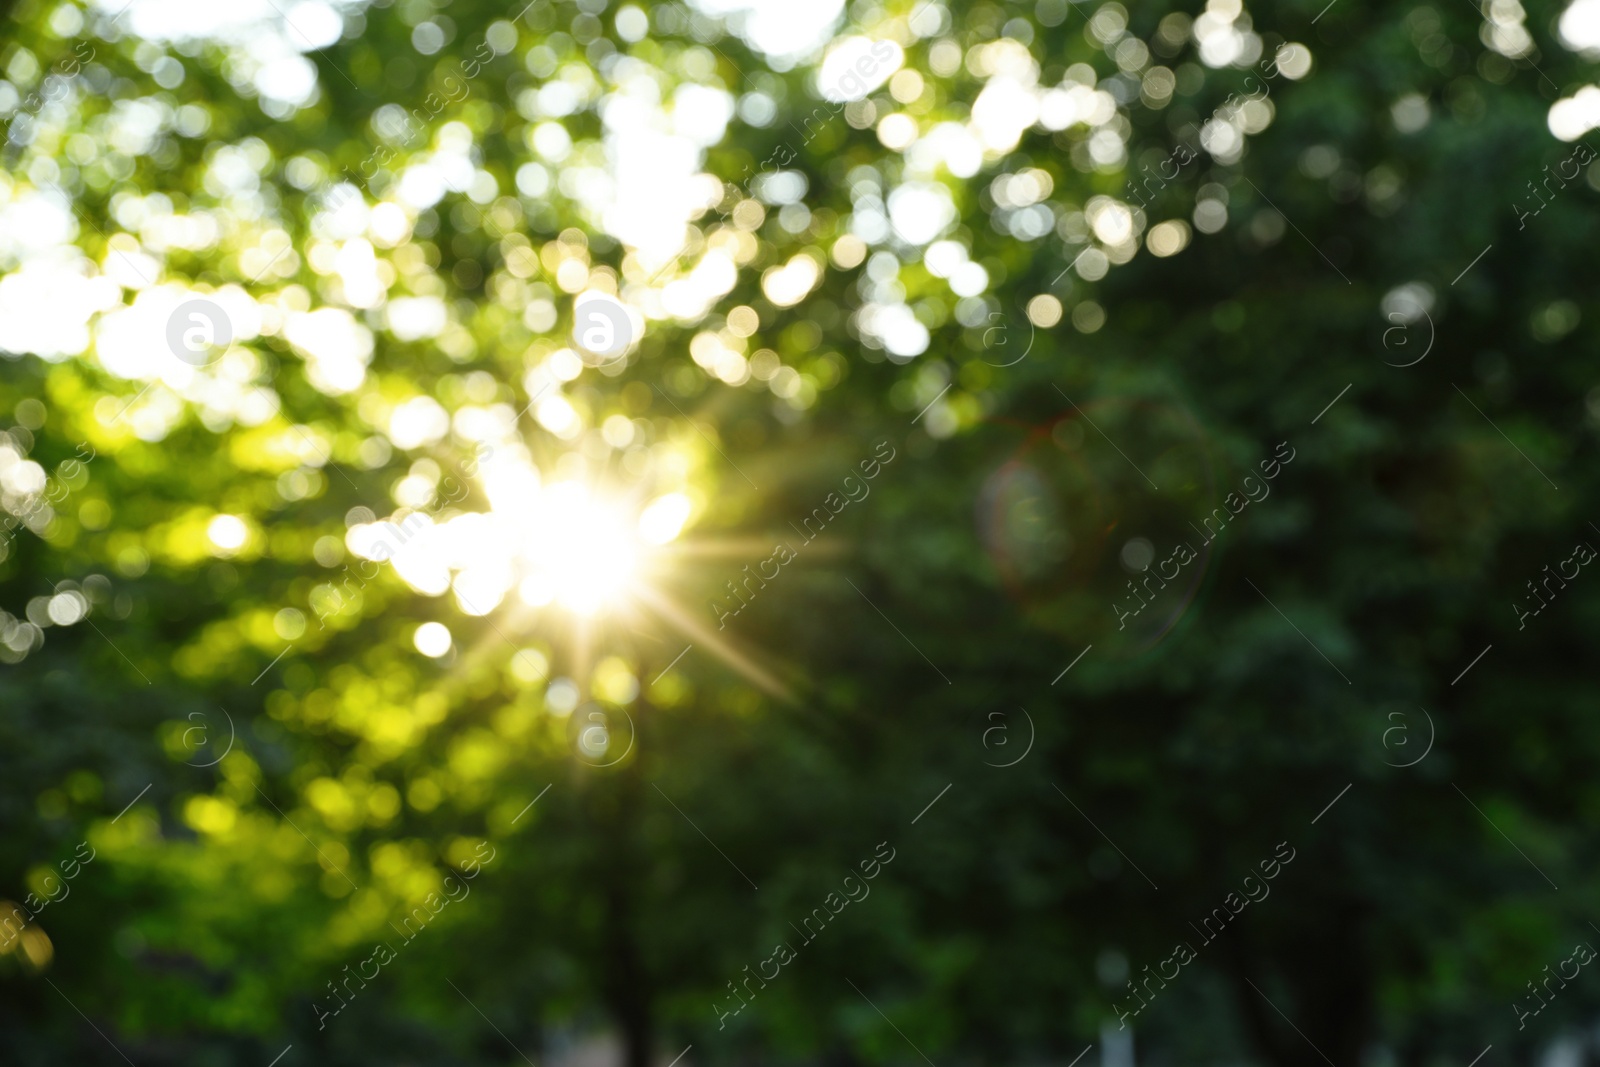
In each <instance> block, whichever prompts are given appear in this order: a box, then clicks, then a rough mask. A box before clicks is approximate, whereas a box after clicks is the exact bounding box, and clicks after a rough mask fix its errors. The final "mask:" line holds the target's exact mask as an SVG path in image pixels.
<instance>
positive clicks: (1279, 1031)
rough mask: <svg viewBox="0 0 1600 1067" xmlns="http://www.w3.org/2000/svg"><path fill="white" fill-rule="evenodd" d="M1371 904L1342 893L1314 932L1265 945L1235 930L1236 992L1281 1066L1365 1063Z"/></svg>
mask: <svg viewBox="0 0 1600 1067" xmlns="http://www.w3.org/2000/svg"><path fill="white" fill-rule="evenodd" d="M1366 911H1367V909H1366V906H1365V905H1364V904H1361V903H1359V902H1357V901H1353V900H1344V901H1340V902H1338V903H1337V904H1335V905H1334V906H1333V908H1332V909H1331V911H1330V912H1328V913H1326V914H1325V915H1324V917H1323V918H1322V920H1321V921H1320V922H1318V923H1317V924H1316V926H1315V933H1314V934H1312V935H1311V936H1309V937H1306V938H1304V939H1297V940H1296V941H1295V942H1293V943H1280V944H1276V945H1273V946H1271V947H1270V948H1269V949H1267V950H1266V951H1262V950H1261V946H1258V945H1255V944H1253V943H1252V941H1251V939H1250V938H1249V936H1248V934H1247V932H1246V931H1245V930H1243V929H1240V930H1233V931H1230V932H1229V934H1230V936H1229V944H1228V952H1227V960H1228V970H1229V974H1230V977H1231V978H1232V980H1233V986H1234V995H1235V999H1236V1001H1237V1002H1238V1005H1239V1010H1240V1015H1241V1017H1242V1018H1243V1019H1244V1022H1245V1026H1246V1029H1247V1030H1248V1032H1249V1034H1250V1037H1251V1039H1252V1040H1253V1041H1254V1043H1255V1045H1256V1048H1257V1049H1258V1050H1259V1052H1260V1053H1261V1056H1262V1058H1263V1059H1265V1060H1266V1061H1267V1062H1269V1063H1272V1064H1274V1065H1276V1067H1302V1065H1304V1067H1327V1065H1328V1064H1329V1063H1332V1064H1333V1065H1334V1067H1355V1065H1358V1064H1359V1063H1361V1060H1362V1054H1363V1053H1364V1052H1365V1050H1366V1047H1367V1045H1368V1043H1369V1042H1370V1040H1371V1037H1372V1024H1373V1019H1374V1009H1373V1002H1372V1000H1373V987H1372V980H1371V975H1372V972H1371V966H1370V965H1371V961H1370V959H1369V958H1368V953H1367V950H1366V938H1365V930H1364V925H1365V924H1364V918H1365V915H1366ZM1268 998H1271V999H1270V1001H1269V999H1268Z"/></svg>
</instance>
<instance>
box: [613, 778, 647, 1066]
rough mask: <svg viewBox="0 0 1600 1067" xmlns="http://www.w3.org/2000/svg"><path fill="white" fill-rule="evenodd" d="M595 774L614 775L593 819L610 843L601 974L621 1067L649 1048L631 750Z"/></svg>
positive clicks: (639, 1059) (636, 1062) (636, 787)
mask: <svg viewBox="0 0 1600 1067" xmlns="http://www.w3.org/2000/svg"><path fill="white" fill-rule="evenodd" d="M600 773H601V774H611V775H614V776H615V780H614V781H613V782H610V783H606V784H607V785H610V786H612V787H613V788H611V789H608V790H606V792H607V793H609V794H610V795H609V796H608V797H607V798H606V801H608V802H606V803H605V807H606V808H607V809H608V810H607V811H606V815H605V817H604V818H602V819H601V820H599V821H600V822H601V823H602V825H605V826H606V830H607V833H608V835H609V839H610V841H611V842H612V843H613V847H612V849H611V852H610V856H609V858H608V860H607V861H606V863H605V873H604V886H605V915H606V919H605V923H606V932H605V963H604V970H603V973H604V975H605V979H604V980H605V996H606V1002H607V1004H608V1005H609V1007H610V1008H611V1012H612V1015H613V1016H614V1017H615V1019H616V1023H617V1027H618V1029H619V1030H620V1031H621V1034H622V1044H623V1053H624V1061H625V1067H650V1062H651V1057H652V1053H653V1051H654V1047H655V1033H654V1024H653V1020H652V1016H651V985H650V979H649V976H648V974H647V973H646V969H645V962H644V957H643V954H642V952H641V950H640V946H639V937H638V932H639V928H640V923H641V918H642V917H641V915H640V913H639V900H638V895H637V889H638V886H639V885H640V883H641V880H642V879H643V876H644V870H643V863H642V862H641V858H640V855H639V851H640V847H641V845H640V839H639V832H638V825H639V794H640V781H639V761H638V758H637V755H635V757H634V758H633V759H630V760H628V761H626V762H625V763H624V764H623V765H622V766H621V767H618V768H615V769H614V770H610V771H601V772H600Z"/></svg>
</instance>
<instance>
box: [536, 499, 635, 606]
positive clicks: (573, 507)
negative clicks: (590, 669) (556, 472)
mask: <svg viewBox="0 0 1600 1067" xmlns="http://www.w3.org/2000/svg"><path fill="white" fill-rule="evenodd" d="M517 534H518V542H519V544H518V556H519V557H520V560H521V562H522V564H523V567H524V573H525V577H524V578H523V579H522V583H521V585H520V586H519V587H518V592H519V593H520V594H521V596H522V599H523V601H524V602H526V603H527V604H529V605H530V606H532V607H543V606H544V605H546V604H550V603H552V602H553V603H555V604H557V605H559V606H561V607H563V608H566V609H567V610H568V611H571V612H574V613H576V614H578V615H595V614H598V613H599V612H601V611H602V610H604V609H606V608H608V607H615V606H617V605H618V604H619V603H620V602H621V601H622V600H623V599H625V597H626V594H627V592H628V590H629V588H630V586H631V585H632V583H633V581H634V580H635V579H636V578H637V577H638V575H639V565H640V558H641V556H642V555H643V548H644V541H643V538H642V537H641V535H640V531H639V523H638V520H637V519H635V518H634V517H633V516H630V515H629V514H628V512H627V510H626V509H625V508H624V507H623V506H622V504H621V503H620V502H618V501H612V500H606V499H604V498H601V497H599V496H597V495H595V493H594V492H593V491H592V490H591V489H590V488H589V487H588V486H586V485H584V484H583V483H581V482H558V483H557V484H555V485H552V486H549V487H547V488H546V489H544V491H543V492H542V493H541V494H540V501H539V507H538V509H537V510H536V511H535V513H534V515H533V516H531V518H530V520H529V521H528V523H527V525H526V526H525V527H523V528H521V529H519V530H518V531H517Z"/></svg>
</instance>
